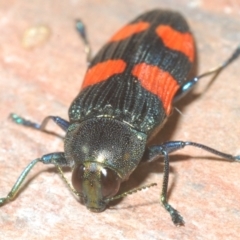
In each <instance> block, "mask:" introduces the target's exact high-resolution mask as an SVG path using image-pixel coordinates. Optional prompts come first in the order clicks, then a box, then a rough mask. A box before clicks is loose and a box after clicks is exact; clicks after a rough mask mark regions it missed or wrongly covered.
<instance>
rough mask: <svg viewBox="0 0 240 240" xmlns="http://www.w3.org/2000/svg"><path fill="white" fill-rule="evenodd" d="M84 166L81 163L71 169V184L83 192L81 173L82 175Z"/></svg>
mask: <svg viewBox="0 0 240 240" xmlns="http://www.w3.org/2000/svg"><path fill="white" fill-rule="evenodd" d="M84 171H85V167H84V166H83V165H78V166H76V167H75V168H74V169H73V172H72V185H73V187H74V189H75V190H76V191H77V192H79V193H82V192H83V186H82V184H83V175H84Z"/></svg>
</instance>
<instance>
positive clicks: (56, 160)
mask: <svg viewBox="0 0 240 240" xmlns="http://www.w3.org/2000/svg"><path fill="white" fill-rule="evenodd" d="M38 162H42V163H44V164H54V165H57V166H69V164H68V162H67V160H66V159H65V157H64V152H55V153H49V154H46V155H43V156H42V157H41V158H37V159H35V160H33V161H32V162H30V163H29V165H28V166H27V167H26V168H25V169H24V170H23V171H22V173H21V174H20V176H19V177H18V179H17V181H16V182H15V184H14V185H13V187H12V189H11V191H10V192H9V193H8V195H7V196H6V197H4V198H0V207H1V206H2V205H4V204H5V203H8V202H10V201H12V200H13V199H14V198H15V197H16V195H17V193H18V191H19V189H20V188H21V186H22V184H23V181H24V180H25V178H26V177H27V175H28V174H29V172H30V171H31V169H32V168H33V167H34V166H35V165H36V164H37V163H38Z"/></svg>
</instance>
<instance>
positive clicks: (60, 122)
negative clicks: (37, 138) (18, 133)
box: [9, 113, 70, 136]
mask: <svg viewBox="0 0 240 240" xmlns="http://www.w3.org/2000/svg"><path fill="white" fill-rule="evenodd" d="M9 117H10V119H11V120H12V121H13V122H15V123H16V124H19V125H23V126H25V127H30V128H33V129H36V130H39V131H42V132H45V133H48V134H52V135H57V136H58V134H56V133H54V132H51V131H48V130H46V126H47V124H48V122H49V120H52V121H54V122H55V123H56V124H57V125H58V126H59V127H60V128H61V129H62V130H63V131H65V132H66V131H67V129H68V127H69V125H70V123H69V122H68V121H66V120H64V119H63V118H60V117H58V116H47V117H45V118H44V119H43V121H42V123H41V124H39V123H35V122H32V121H29V120H27V119H25V118H23V117H21V116H18V115H17V114H15V113H11V114H10V116H9Z"/></svg>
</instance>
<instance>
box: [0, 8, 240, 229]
mask: <svg viewBox="0 0 240 240" xmlns="http://www.w3.org/2000/svg"><path fill="white" fill-rule="evenodd" d="M76 26H77V30H78V32H79V34H80V36H81V38H82V40H83V41H84V44H85V51H86V53H87V61H88V62H89V68H88V71H87V73H86V75H85V78H84V82H83V85H82V89H81V91H80V93H79V95H78V96H77V97H76V98H75V99H74V101H73V102H72V104H71V106H70V108H69V119H70V120H69V121H66V120H64V119H62V118H60V117H57V116H48V117H46V118H45V119H44V120H43V122H42V123H41V124H37V123H33V122H31V121H28V120H25V119H24V118H22V117H20V116H18V115H16V114H11V118H12V120H13V121H14V122H15V123H17V124H20V125H24V126H27V127H31V128H34V129H37V130H40V131H44V132H47V130H45V127H46V125H47V123H48V121H49V120H53V121H54V122H55V123H56V124H57V125H58V126H59V127H60V128H62V129H63V130H64V131H65V132H66V136H65V139H64V152H54V153H49V154H46V155H43V156H42V157H40V158H37V159H35V160H33V161H32V162H31V163H30V164H29V165H28V166H27V167H26V168H25V170H24V171H23V172H22V174H21V175H20V177H19V178H18V179H17V181H16V183H15V185H14V186H13V188H12V189H11V191H10V192H9V194H8V195H7V196H6V197H5V198H0V206H1V205H3V204H5V203H7V202H9V201H11V200H13V199H14V197H15V196H16V195H17V192H18V190H19V189H20V187H21V185H22V183H23V181H24V179H25V178H26V176H27V175H28V173H29V171H30V170H31V169H32V168H33V167H34V166H35V164H36V163H38V162H42V163H44V164H54V165H55V166H56V167H57V169H58V170H59V172H60V175H61V177H62V178H63V180H64V181H65V182H66V183H67V186H68V187H69V188H70V189H71V191H72V192H73V193H74V194H76V195H77V196H78V197H80V199H81V200H82V202H83V203H84V204H85V205H86V207H87V208H88V209H89V210H91V211H93V212H101V211H103V210H104V209H105V208H106V207H107V205H108V203H109V202H110V201H113V200H115V199H118V198H121V197H124V196H126V195H127V194H130V193H132V192H134V191H137V190H141V189H143V188H145V187H150V186H152V185H155V184H151V185H148V186H145V187H139V188H136V189H133V190H130V191H128V192H125V193H123V194H120V195H116V194H117V192H118V190H119V187H120V184H121V183H122V182H123V181H126V180H127V179H128V178H129V176H130V174H131V173H132V172H133V171H134V169H135V168H136V167H137V166H138V164H139V163H140V162H141V160H142V157H143V155H144V156H145V157H146V159H144V161H151V160H152V159H153V158H157V157H160V156H163V159H164V177H163V187H162V193H161V202H162V204H163V206H164V208H165V209H166V210H167V211H168V212H169V213H170V215H171V218H172V221H173V223H174V224H175V225H183V224H184V221H183V218H182V217H181V215H180V214H179V213H178V211H177V210H175V209H174V208H173V207H172V206H171V205H170V204H169V203H168V200H167V188H168V177H169V154H170V153H172V152H175V151H177V150H179V149H182V148H184V147H186V146H193V147H197V148H201V149H204V150H206V151H208V152H210V153H212V154H215V155H217V156H220V157H222V158H225V159H228V160H234V161H239V160H240V156H233V155H230V154H226V153H222V152H220V151H217V150H215V149H212V148H210V147H208V146H205V145H203V144H199V143H195V142H183V141H170V142H165V143H162V144H160V145H157V146H150V147H146V144H147V141H148V139H149V138H150V137H151V136H152V135H153V134H155V133H156V132H157V131H158V129H160V128H161V127H162V126H163V124H164V122H165V120H166V119H167V118H168V117H169V115H170V114H171V109H172V106H173V105H174V103H175V102H176V101H178V100H179V99H181V98H182V97H183V96H184V95H185V94H186V93H188V92H189V91H190V90H192V89H193V87H194V86H195V84H196V83H197V82H198V81H199V79H200V78H202V77H204V76H207V75H210V74H218V73H219V72H220V71H221V70H223V69H224V68H225V67H226V66H227V65H229V64H230V63H231V62H232V61H234V60H235V59H236V58H237V57H239V55H240V46H239V47H238V48H237V49H236V50H235V51H234V53H233V54H232V55H231V56H230V58H229V59H228V60H227V61H226V62H224V63H223V64H222V65H220V66H219V67H217V68H216V69H214V70H211V71H209V72H206V73H204V74H202V75H200V76H198V77H194V78H193V79H190V80H187V76H188V74H189V72H190V71H191V68H192V66H193V62H194V59H195V47H194V41H193V37H192V34H191V32H190V30H189V27H188V25H187V23H186V21H185V19H184V18H183V17H182V16H181V15H180V14H179V13H177V12H172V11H166V10H153V11H150V12H147V13H144V14H142V15H140V16H139V17H138V18H136V19H135V20H133V21H132V22H130V23H129V24H128V25H126V26H125V27H123V28H122V29H121V30H120V31H118V32H117V33H116V34H115V35H114V36H113V37H112V38H111V39H110V40H109V41H108V42H107V44H105V45H104V46H103V48H102V49H101V50H100V51H99V53H98V54H97V55H96V56H95V57H94V58H93V59H92V60H91V51H90V46H89V43H88V39H87V36H86V32H85V28H84V26H83V24H82V22H81V21H77V25H76ZM63 166H68V167H71V168H72V185H71V184H70V183H68V181H67V180H66V178H65V177H64V175H63V171H62V169H61V167H63Z"/></svg>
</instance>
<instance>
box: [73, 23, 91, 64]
mask: <svg viewBox="0 0 240 240" xmlns="http://www.w3.org/2000/svg"><path fill="white" fill-rule="evenodd" d="M76 29H77V31H78V33H79V35H80V37H81V39H82V40H83V43H84V51H85V53H86V55H87V63H88V64H89V63H90V62H91V59H92V56H91V53H92V50H91V46H90V44H89V41H88V37H87V33H86V27H85V25H84V24H83V22H82V21H81V20H79V19H78V20H77V21H76Z"/></svg>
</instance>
